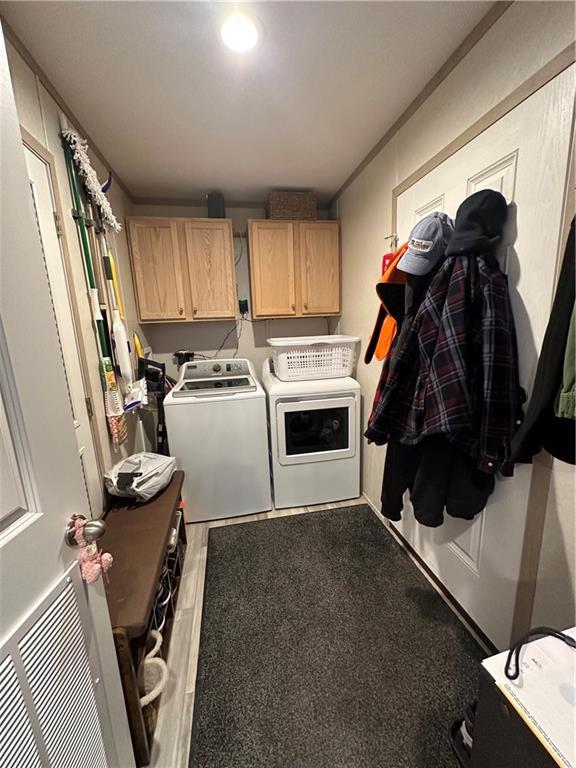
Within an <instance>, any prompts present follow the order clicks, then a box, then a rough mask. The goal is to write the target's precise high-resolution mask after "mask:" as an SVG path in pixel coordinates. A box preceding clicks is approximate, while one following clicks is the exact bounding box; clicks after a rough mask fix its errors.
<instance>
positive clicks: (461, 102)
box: [336, 2, 575, 624]
mask: <svg viewBox="0 0 576 768" xmlns="http://www.w3.org/2000/svg"><path fill="white" fill-rule="evenodd" d="M573 40H574V7H573V5H572V4H571V3H546V2H544V3H541V2H534V3H521V2H520V3H514V5H512V6H511V7H510V8H509V9H508V10H507V11H506V12H505V13H504V15H503V16H502V17H501V18H500V19H499V21H498V22H497V23H496V24H495V25H494V26H493V27H492V28H491V29H490V30H489V31H488V32H487V34H486V35H485V36H484V37H483V38H482V40H481V41H480V42H479V43H478V44H477V45H476V46H475V47H474V48H473V49H472V51H470V53H468V55H467V56H466V57H465V58H464V59H463V60H462V61H461V62H460V63H459V64H458V66H457V67H456V68H455V69H454V70H453V71H452V72H451V74H450V75H449V76H448V77H447V78H446V80H444V82H443V83H442V84H441V85H440V86H439V87H438V89H437V90H436V91H435V92H434V93H433V94H432V96H431V97H430V98H429V99H428V100H427V101H426V102H425V103H424V104H423V105H422V106H421V107H420V108H419V109H418V111H417V112H416V113H415V114H414V115H413V116H412V117H411V118H410V120H409V121H408V122H407V123H406V124H405V125H404V126H403V127H402V128H401V129H400V130H399V131H398V133H397V134H396V135H395V136H394V137H393V138H392V140H391V141H390V142H389V143H388V144H387V145H386V146H385V147H384V148H383V150H382V151H381V152H380V153H379V154H378V155H377V156H376V157H375V158H374V160H373V161H372V162H371V163H370V164H369V165H368V166H367V167H366V168H365V169H364V171H363V172H362V173H361V174H360V176H358V178H357V179H355V181H354V182H353V183H352V184H351V186H350V187H348V189H346V190H345V191H344V193H343V194H342V196H341V197H340V199H339V200H338V203H337V206H336V210H337V213H338V217H339V218H340V220H341V223H342V257H343V276H342V284H343V312H342V319H341V331H342V333H351V334H357V335H359V336H360V337H361V338H362V342H363V344H362V346H363V349H365V346H366V343H367V341H368V338H369V336H370V333H371V330H372V327H373V323H374V318H375V314H376V308H377V304H376V296H375V292H374V285H375V282H376V280H377V278H378V276H379V268H380V261H381V257H382V254H383V253H385V252H386V251H387V250H389V247H388V246H389V241H387V240H386V239H385V238H386V236H387V235H389V234H391V227H392V223H391V221H392V219H391V202H392V190H393V188H394V187H395V186H396V185H397V184H399V183H400V182H401V181H403V180H404V179H405V178H406V177H407V176H408V175H409V174H411V173H412V172H414V171H415V170H417V169H418V168H419V167H420V166H421V165H423V164H424V163H425V162H426V161H427V160H428V159H430V158H431V157H432V156H433V155H434V154H436V153H437V152H439V151H440V150H441V149H443V148H444V147H445V146H446V145H447V144H448V143H449V142H450V141H452V140H453V139H455V138H456V137H457V136H458V135H459V134H460V133H462V132H463V131H464V130H465V129H466V128H467V127H468V126H470V125H471V124H472V123H474V122H475V121H476V120H478V119H479V118H480V117H482V116H483V115H484V114H485V113H486V112H487V111H488V110H490V109H491V108H492V107H493V106H495V105H496V104H498V103H499V102H500V101H501V100H502V99H503V98H505V97H506V96H507V95H508V94H509V93H511V92H512V91H513V90H514V89H515V88H517V87H518V86H519V85H521V84H522V83H523V82H524V81H525V80H526V79H527V78H529V77H530V76H531V75H532V74H534V73H535V72H536V71H538V70H539V69H540V68H541V67H542V66H543V65H544V64H546V63H547V62H548V61H550V60H551V59H552V58H553V57H554V56H556V55H557V54H558V53H560V51H562V50H563V49H564V48H565V47H566V46H568V45H570V44H571V43H573ZM400 234H401V235H407V233H400ZM379 373H380V366H379V365H378V363H377V362H373V363H372V364H371V365H370V366H366V365H364V363H360V365H359V367H358V373H357V377H358V380H359V382H360V384H361V386H362V394H363V400H364V418H365V419H366V416H367V414H368V413H369V409H370V407H371V403H372V398H373V395H374V391H375V388H376V385H377V382H378V377H379ZM384 457H385V449H383V448H378V447H377V446H374V445H372V446H368V445H364V447H363V467H362V488H363V492H364V493H365V494H366V496H367V497H368V498H369V499H370V501H371V502H372V503H373V504H374V505H375V506H377V507H379V498H380V489H381V482H382V471H383V466H384ZM553 472H554V475H555V476H556V468H554V470H553ZM570 472H572V473H573V468H569V469H568V470H567V473H568V475H569V474H570ZM572 477H573V474H572ZM555 483H556V480H554V482H553V483H552V487H553V488H555V489H556V490H554V491H553V493H552V494H551V496H550V501H549V504H548V512H547V514H548V518H547V524H546V529H545V538H544V542H543V548H542V558H543V559H542V562H541V571H542V573H543V574H544V573H546V585H547V586H546V587H545V586H544V579H543V580H542V587H541V590H540V593H539V594H540V595H541V596H539V595H537V602H536V606H541V605H543V604H544V603H546V598H545V597H544V592H546V594H548V595H553V594H554V593H555V592H561V591H562V590H563V594H564V600H563V603H562V605H560V603H556V605H557V608H554V607H553V606H552V607H550V611H551V612H553V613H554V612H555V616H556V623H557V624H562V623H569V621H570V616H571V615H573V611H572V612H570V611H568V604H569V603H570V597H572V603H573V595H574V587H573V584H574V576H575V564H574V543H573V537H574V534H573V494H572V496H570V494H569V493H568V492H567V490H566V488H567V485H568V483H569V481H568V479H567V478H565V477H564V475H562V479H561V480H558V486H557V487H556V485H555ZM560 499H562V501H560ZM549 521H550V522H549ZM570 531H572V533H571V534H570ZM570 536H572V539H570ZM553 553H565V554H566V556H564V557H563V558H562V564H560V563H559V562H558V560H557V559H555V555H554V554H553ZM567 573H569V574H570V577H571V585H572V586H571V585H570V583H567V580H566V574H567Z"/></svg>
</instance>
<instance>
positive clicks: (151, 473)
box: [104, 452, 176, 501]
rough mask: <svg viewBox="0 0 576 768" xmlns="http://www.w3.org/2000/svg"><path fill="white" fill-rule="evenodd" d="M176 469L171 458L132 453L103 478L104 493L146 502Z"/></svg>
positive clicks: (163, 485) (162, 486)
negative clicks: (105, 489) (106, 490)
mask: <svg viewBox="0 0 576 768" xmlns="http://www.w3.org/2000/svg"><path fill="white" fill-rule="evenodd" d="M175 469H176V459H175V458H174V457H173V456H161V455H160V454H159V453H145V452H142V453H134V454H133V455H132V456H128V458H127V459H122V461H119V462H118V464H115V465H114V466H113V467H112V469H110V470H108V472H106V474H105V475H104V482H105V483H106V488H107V489H108V492H109V493H111V494H112V495H113V496H127V497H129V498H133V499H138V500H139V501H147V500H148V499H151V498H152V496H155V495H156V494H157V493H158V491H161V490H162V488H165V487H166V486H167V485H168V483H169V482H170V480H171V479H172V475H173V474H174V470H175Z"/></svg>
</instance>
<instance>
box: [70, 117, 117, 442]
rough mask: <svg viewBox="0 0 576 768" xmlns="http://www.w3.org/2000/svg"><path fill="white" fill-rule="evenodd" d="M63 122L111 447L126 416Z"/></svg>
mask: <svg viewBox="0 0 576 768" xmlns="http://www.w3.org/2000/svg"><path fill="white" fill-rule="evenodd" d="M63 123H64V124H63V125H62V146H63V148H64V157H65V159H66V168H67V170H68V179H69V181H70V189H71V192H72V200H73V203H74V209H75V210H74V212H73V216H74V219H75V221H76V227H77V229H78V234H79V237H80V245H81V248H82V255H83V258H84V271H85V274H86V280H87V282H88V295H89V299H90V307H91V312H92V321H93V323H94V327H95V330H96V336H97V339H98V353H99V357H100V380H101V382H102V391H103V393H104V408H105V411H106V420H107V422H108V430H109V432H110V436H111V438H112V442H113V444H114V445H119V444H120V443H122V442H124V440H126V438H127V437H128V429H127V425H126V417H125V416H124V407H123V404H122V396H121V393H120V390H119V388H118V382H117V381H116V374H115V373H114V366H113V364H112V360H111V358H110V350H109V347H108V340H107V338H106V330H105V327H104V319H103V317H102V313H101V311H100V302H99V299H98V290H97V288H96V280H95V277H94V266H93V261H92V254H91V252H90V242H89V238H88V232H87V229H86V216H85V211H84V207H83V205H82V199H81V197H80V184H79V181H78V177H77V174H76V165H75V158H74V150H73V145H72V144H71V143H70V141H69V139H68V136H69V134H70V131H69V130H68V128H67V126H66V125H65V120H63Z"/></svg>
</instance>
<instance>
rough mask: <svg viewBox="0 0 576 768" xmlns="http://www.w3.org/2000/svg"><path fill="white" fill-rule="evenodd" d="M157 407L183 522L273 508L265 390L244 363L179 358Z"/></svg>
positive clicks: (232, 515) (251, 367) (247, 513)
mask: <svg viewBox="0 0 576 768" xmlns="http://www.w3.org/2000/svg"><path fill="white" fill-rule="evenodd" d="M164 410H165V414H166V429H167V431H168V444H169V446H170V453H171V455H172V456H175V457H176V460H177V463H178V467H179V469H183V470H184V474H185V478H184V486H183V489H182V496H183V500H184V515H185V519H186V522H188V523H194V522H199V521H201V520H214V519H218V518H222V517H234V516H238V515H251V514H255V513H257V512H266V511H267V510H269V509H271V508H272V496H271V489H270V471H269V465H268V430H267V425H266V395H265V393H264V390H263V389H262V387H261V385H260V383H259V382H258V380H257V378H256V375H255V372H254V368H253V366H252V363H250V361H248V360H235V359H232V360H199V361H193V362H189V363H185V364H184V365H183V366H182V367H181V369H180V378H179V380H178V383H177V384H176V386H175V387H174V389H172V390H171V392H169V393H168V394H167V395H166V397H165V398H164Z"/></svg>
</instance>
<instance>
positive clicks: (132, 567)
mask: <svg viewBox="0 0 576 768" xmlns="http://www.w3.org/2000/svg"><path fill="white" fill-rule="evenodd" d="M183 480H184V473H183V472H180V471H177V472H175V473H174V475H173V477H172V480H171V481H170V483H169V484H168V485H167V486H166V488H164V489H163V490H162V491H160V493H158V494H157V495H156V496H154V498H152V499H150V500H149V501H146V502H132V501H128V500H127V499H115V500H114V501H113V502H112V504H111V506H110V508H109V510H108V512H107V514H106V516H105V520H106V533H105V534H104V536H103V537H102V539H101V540H100V544H101V546H102V549H103V550H104V551H106V552H110V553H111V554H112V555H113V557H114V564H113V566H112V568H111V569H110V571H109V572H108V578H107V579H106V580H105V588H106V597H107V600H108V608H109V611H110V620H111V623H112V631H113V635H114V642H115V645H116V654H117V656H118V665H119V668H120V677H121V680H122V688H123V690H124V698H125V701H126V710H127V713H128V723H129V726H130V733H131V736H132V744H133V747H134V756H135V758H136V763H137V765H139V766H144V765H148V764H149V762H150V755H151V751H152V739H153V734H154V728H155V725H156V715H157V711H158V705H159V701H160V699H157V700H156V701H155V702H153V703H152V704H149V705H148V707H146V708H145V709H144V710H143V709H142V707H141V706H140V693H139V690H138V685H137V677H138V669H139V667H140V664H141V663H142V659H143V658H144V655H145V653H146V646H147V643H148V638H149V635H150V632H151V630H152V629H155V628H158V629H159V631H161V633H162V635H163V638H164V642H163V644H162V655H163V657H164V658H166V655H167V654H166V652H167V649H168V644H169V641H170V628H171V622H172V619H173V616H174V610H175V606H176V600H177V596H178V587H179V583H180V577H181V573H182V565H183V562H184V552H185V549H186V533H185V525H184V519H183V515H182V512H181V510H180V494H181V489H182V482H183ZM127 501H128V503H126V502H127ZM175 530H177V534H175V533H174V531H175ZM175 537H177V538H176V549H175V550H174V551H172V552H170V551H169V545H170V544H173V543H174V540H175ZM167 591H169V592H170V595H168V594H167Z"/></svg>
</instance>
